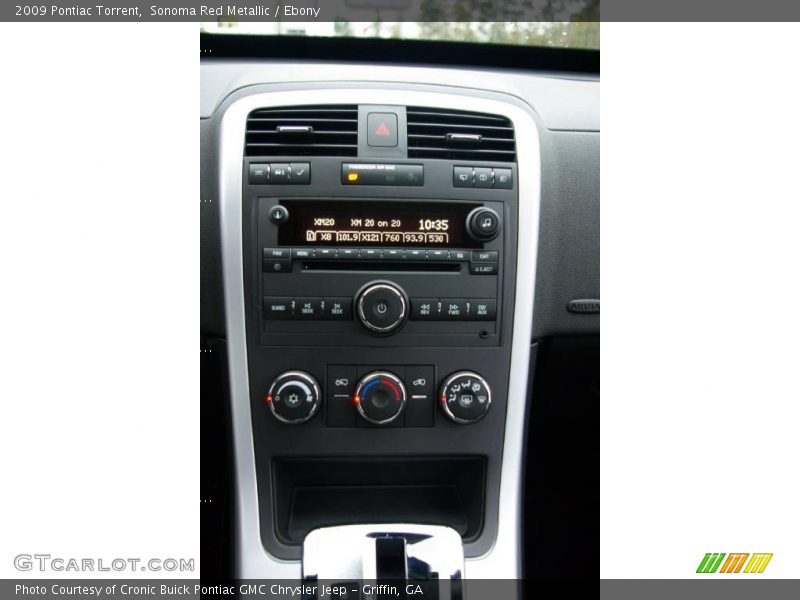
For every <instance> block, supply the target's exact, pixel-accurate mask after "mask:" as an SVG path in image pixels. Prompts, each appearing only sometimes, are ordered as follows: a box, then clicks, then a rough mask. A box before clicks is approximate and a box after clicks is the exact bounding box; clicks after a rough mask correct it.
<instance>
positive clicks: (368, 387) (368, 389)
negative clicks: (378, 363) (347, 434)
mask: <svg viewBox="0 0 800 600" xmlns="http://www.w3.org/2000/svg"><path fill="white" fill-rule="evenodd" d="M354 400H355V403H356V409H357V410H358V414H360V415H361V416H362V417H364V418H365V419H366V420H367V421H369V422H370V423H374V424H376V425H385V424H387V423H391V422H392V421H394V420H395V419H397V417H399V416H400V415H401V414H403V409H404V408H405V407H406V386H405V385H403V382H402V381H401V380H400V378H399V377H397V375H394V374H393V373H389V372H388V371H373V372H372V373H370V374H368V375H366V376H365V377H364V378H363V379H361V381H359V382H358V386H357V387H356V393H355V396H354Z"/></svg>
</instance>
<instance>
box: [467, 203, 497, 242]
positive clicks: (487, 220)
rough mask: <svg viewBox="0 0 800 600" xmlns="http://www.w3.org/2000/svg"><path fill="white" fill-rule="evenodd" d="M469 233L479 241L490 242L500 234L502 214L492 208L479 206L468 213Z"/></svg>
mask: <svg viewBox="0 0 800 600" xmlns="http://www.w3.org/2000/svg"><path fill="white" fill-rule="evenodd" d="M467 233H468V234H469V236H470V237H471V238H472V239H473V240H476V241H479V242H488V241H489V240H493V239H494V238H496V237H497V236H498V235H499V234H500V216H499V215H498V214H497V213H496V212H494V211H493V210H492V209H491V208H486V207H484V206H479V207H478V208H476V209H473V210H472V211H470V213H469V214H468V215H467Z"/></svg>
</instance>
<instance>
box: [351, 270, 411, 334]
mask: <svg viewBox="0 0 800 600" xmlns="http://www.w3.org/2000/svg"><path fill="white" fill-rule="evenodd" d="M356 314H357V315H358V320H359V321H361V324H362V325H363V326H364V327H366V328H367V329H368V330H369V331H371V332H372V333H378V334H383V335H388V334H391V333H394V332H396V331H397V330H398V329H400V328H401V327H402V326H403V324H404V323H405V322H406V319H407V318H408V298H407V297H406V294H405V292H404V291H403V290H402V289H400V288H399V287H398V286H397V285H395V284H394V283H391V282H390V281H373V282H372V283H368V284H367V285H366V286H364V288H363V289H362V290H361V291H360V292H359V293H358V294H357V295H356Z"/></svg>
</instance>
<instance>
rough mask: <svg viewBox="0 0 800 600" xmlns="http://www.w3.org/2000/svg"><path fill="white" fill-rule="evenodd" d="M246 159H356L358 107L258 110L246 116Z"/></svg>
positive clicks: (332, 106) (304, 107)
mask: <svg viewBox="0 0 800 600" xmlns="http://www.w3.org/2000/svg"><path fill="white" fill-rule="evenodd" d="M244 153H245V156H357V155H358V106H356V105H315V106H289V107H279V108H259V109H256V110H254V111H252V112H251V113H250V114H249V115H248V116H247V135H246V137H245V148H244Z"/></svg>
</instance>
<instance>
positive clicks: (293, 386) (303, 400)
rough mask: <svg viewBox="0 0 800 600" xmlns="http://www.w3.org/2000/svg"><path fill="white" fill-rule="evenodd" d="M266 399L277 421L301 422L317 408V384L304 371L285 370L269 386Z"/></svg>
mask: <svg viewBox="0 0 800 600" xmlns="http://www.w3.org/2000/svg"><path fill="white" fill-rule="evenodd" d="M266 401H267V404H269V409H270V410H271V411H272V414H273V415H274V416H275V418H276V419H278V420H279V421H281V422H283V423H291V424H296V423H303V422H305V421H308V420H309V419H310V418H311V417H313V416H314V415H315V414H316V413H317V411H318V410H319V403H320V393H319V384H317V380H316V379H314V378H313V377H312V376H311V375H309V374H308V373H306V372H304V371H286V372H285V373H281V374H280V375H278V377H276V378H275V381H273V382H272V385H271V386H269V392H267V397H266Z"/></svg>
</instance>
